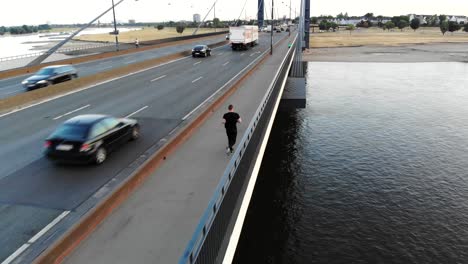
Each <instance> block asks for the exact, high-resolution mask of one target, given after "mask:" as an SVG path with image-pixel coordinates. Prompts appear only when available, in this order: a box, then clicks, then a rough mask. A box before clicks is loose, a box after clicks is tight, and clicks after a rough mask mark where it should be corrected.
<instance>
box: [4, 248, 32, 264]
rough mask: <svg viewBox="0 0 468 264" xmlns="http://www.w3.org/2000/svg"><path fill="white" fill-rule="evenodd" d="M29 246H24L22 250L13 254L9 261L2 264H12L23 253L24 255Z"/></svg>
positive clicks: (19, 249) (6, 260)
mask: <svg viewBox="0 0 468 264" xmlns="http://www.w3.org/2000/svg"><path fill="white" fill-rule="evenodd" d="M28 247H29V244H23V245H22V246H21V247H20V248H18V249H17V250H16V251H15V252H14V253H13V254H11V255H10V256H9V257H8V258H7V259H5V260H4V261H3V262H2V264H10V263H11V262H12V261H13V260H15V259H16V258H17V257H18V256H19V255H21V253H23V252H24V251H25V250H26V249H27V248H28Z"/></svg>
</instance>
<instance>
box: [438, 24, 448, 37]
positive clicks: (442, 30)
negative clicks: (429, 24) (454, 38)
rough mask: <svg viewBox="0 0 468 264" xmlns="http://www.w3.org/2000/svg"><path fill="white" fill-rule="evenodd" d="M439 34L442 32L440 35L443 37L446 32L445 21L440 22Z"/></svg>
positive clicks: (446, 25)
mask: <svg viewBox="0 0 468 264" xmlns="http://www.w3.org/2000/svg"><path fill="white" fill-rule="evenodd" d="M439 27H440V32H442V35H445V32H447V30H448V22H447V21H442V22H440V26H439Z"/></svg>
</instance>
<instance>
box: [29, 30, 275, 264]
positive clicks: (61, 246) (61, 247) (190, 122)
mask: <svg viewBox="0 0 468 264" xmlns="http://www.w3.org/2000/svg"><path fill="white" fill-rule="evenodd" d="M283 40H284V39H283ZM281 43H282V41H280V42H279V43H277V45H279V44H281ZM266 58H267V57H266V56H263V57H261V58H260V59H259V60H258V61H257V63H255V64H252V66H251V67H250V68H249V69H247V71H246V72H245V73H244V74H243V75H241V76H239V78H238V79H236V80H233V83H232V85H231V86H229V87H226V89H225V90H221V91H220V93H219V94H217V97H215V98H214V99H213V102H211V103H209V104H208V105H206V106H205V107H204V108H201V109H200V110H198V111H197V112H196V113H195V114H194V116H193V117H192V118H189V119H187V120H185V121H183V122H182V124H181V125H180V126H179V128H178V129H177V130H176V131H175V132H174V133H173V134H172V135H169V137H168V139H167V143H166V144H165V145H164V146H162V147H161V148H160V149H159V150H158V151H156V152H155V153H154V154H152V155H151V156H149V157H148V159H147V160H146V161H145V162H144V163H143V164H142V165H141V166H140V167H139V168H137V169H136V170H135V171H134V172H133V173H132V175H130V176H129V177H128V178H127V180H125V181H124V182H122V183H121V184H120V185H119V186H118V187H117V188H116V189H115V190H114V191H112V192H111V193H110V194H108V195H107V196H106V197H104V198H103V199H102V200H101V201H100V203H99V204H98V205H97V206H95V207H94V208H93V209H91V210H90V211H89V212H88V213H87V214H86V215H85V216H84V217H83V218H82V219H81V220H80V221H79V222H78V223H76V224H75V225H74V226H73V227H72V228H71V229H70V230H68V231H67V232H66V233H65V234H64V235H63V236H62V237H61V238H60V239H59V240H58V241H56V242H54V244H53V245H51V246H50V247H49V248H48V249H47V250H45V251H44V252H43V253H42V254H41V255H40V256H39V257H38V258H37V259H36V260H35V262H34V263H35V264H50V263H60V262H62V261H63V259H64V258H65V257H66V256H67V255H68V254H70V253H71V252H72V251H73V250H74V249H75V248H76V247H77V246H78V245H79V244H80V243H81V241H83V240H84V239H86V237H87V236H88V235H89V234H91V233H92V232H93V231H94V230H95V228H96V227H97V226H98V225H99V224H100V223H101V222H102V221H103V220H104V219H105V218H106V217H107V216H108V215H110V214H111V213H112V211H113V210H114V209H115V208H117V207H118V206H119V205H120V204H122V203H123V202H124V201H125V200H126V199H127V198H128V197H129V196H130V194H131V193H132V192H133V191H135V190H136V189H137V188H138V187H139V186H140V184H142V183H143V182H144V180H145V179H146V178H148V177H149V176H150V175H151V174H152V173H153V172H154V171H155V170H156V169H157V168H158V167H159V166H160V165H161V164H162V163H163V162H164V161H165V160H166V158H167V157H168V156H169V155H170V154H171V153H173V152H174V151H175V150H176V149H177V148H178V147H179V146H180V145H181V144H182V143H184V142H185V141H186V140H187V139H188V138H189V137H190V136H191V135H192V134H193V133H194V132H195V131H196V129H197V128H198V127H200V126H201V125H202V124H203V123H204V122H205V121H206V120H207V119H208V118H209V117H210V116H211V115H212V113H213V112H214V111H215V110H216V109H218V108H219V107H220V106H222V104H223V103H224V102H225V101H226V100H227V99H228V98H229V96H231V95H232V94H233V93H234V92H235V91H236V90H237V88H238V87H240V85H241V84H242V83H243V82H244V81H245V80H246V79H247V78H248V77H249V76H250V75H251V74H253V73H254V71H255V70H256V69H257V68H258V67H259V66H260V65H262V63H263V62H264V61H265V59H266Z"/></svg>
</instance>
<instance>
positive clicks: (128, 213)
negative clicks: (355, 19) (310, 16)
mask: <svg viewBox="0 0 468 264" xmlns="http://www.w3.org/2000/svg"><path fill="white" fill-rule="evenodd" d="M287 50H288V42H287V41H285V42H282V43H281V44H280V45H279V46H278V47H277V48H276V49H275V52H274V54H273V56H269V57H268V58H267V60H266V61H265V62H264V64H263V65H262V66H261V67H259V68H258V69H257V70H256V71H255V72H254V74H252V75H251V76H250V77H249V78H248V79H247V80H246V81H245V82H244V83H243V84H242V85H241V86H240V87H239V89H238V90H237V91H236V92H235V93H234V94H233V95H232V96H231V97H230V98H228V99H227V101H226V102H224V104H223V106H222V107H220V108H219V109H217V110H216V111H215V112H214V113H213V115H212V116H211V117H209V118H208V120H207V121H206V122H205V123H203V124H202V125H201V127H199V128H198V130H197V131H195V133H194V134H193V135H192V136H191V137H190V138H189V139H188V140H187V141H186V142H185V143H183V144H182V145H181V146H180V147H179V148H178V149H177V150H176V151H175V152H174V153H172V154H171V155H170V156H169V157H168V159H167V160H166V162H165V163H163V164H162V165H161V167H160V168H159V169H158V170H157V171H156V172H154V173H153V175H151V176H150V177H149V178H148V179H147V180H146V182H145V183H143V185H142V186H141V187H140V188H139V189H138V190H136V191H135V193H133V194H132V195H131V196H130V197H129V198H128V200H127V201H125V202H124V203H123V204H122V205H121V206H120V207H119V208H117V209H116V210H115V211H114V212H113V213H112V214H111V215H110V216H109V217H108V218H107V219H106V220H104V221H103V223H102V224H101V225H100V226H99V227H98V228H97V229H96V230H95V232H93V233H92V234H91V235H90V236H89V237H88V238H87V239H86V240H85V241H83V242H82V244H81V245H80V246H79V247H78V248H77V249H76V250H75V251H74V252H73V253H72V254H71V255H70V256H69V257H68V258H67V259H66V260H65V263H177V261H178V259H179V258H180V256H181V255H182V253H183V250H184V249H185V247H186V246H187V243H188V241H189V240H190V239H191V237H192V234H193V232H194V231H195V228H196V226H197V224H198V222H199V220H200V217H201V216H202V214H203V212H204V211H205V209H206V207H207V206H208V202H209V200H210V198H211V197H212V195H213V192H214V190H215V188H216V186H217V184H218V181H219V180H220V178H221V176H222V175H223V172H224V170H225V168H226V166H227V164H228V163H229V159H230V156H228V155H226V153H225V151H226V146H227V139H226V132H225V129H224V125H223V124H222V116H223V114H224V113H225V112H226V111H227V106H228V105H229V104H233V105H234V106H235V107H236V112H238V113H239V114H240V116H241V117H242V119H243V123H242V124H238V140H240V138H242V135H243V134H244V132H245V129H246V126H248V124H249V123H250V120H251V119H252V117H253V115H254V113H255V111H256V110H257V108H258V106H259V104H260V102H261V100H262V98H263V96H264V95H265V93H266V91H267V89H268V87H269V85H270V84H271V82H272V80H273V78H274V75H275V73H276V71H277V70H278V67H279V65H280V64H281V61H282V60H283V58H284V56H285V54H286V52H287Z"/></svg>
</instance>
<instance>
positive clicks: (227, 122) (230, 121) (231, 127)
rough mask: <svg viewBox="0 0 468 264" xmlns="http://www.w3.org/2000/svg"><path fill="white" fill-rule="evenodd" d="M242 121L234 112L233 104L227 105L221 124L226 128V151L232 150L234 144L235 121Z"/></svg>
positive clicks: (235, 136) (235, 135)
mask: <svg viewBox="0 0 468 264" xmlns="http://www.w3.org/2000/svg"><path fill="white" fill-rule="evenodd" d="M240 122H242V119H241V118H240V115H239V114H238V113H236V112H234V106H233V105H229V106H228V112H227V113H225V114H224V115H223V124H224V127H225V128H226V134H227V137H228V147H227V148H226V152H228V153H229V152H230V153H232V152H234V144H236V138H237V123H240Z"/></svg>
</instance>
